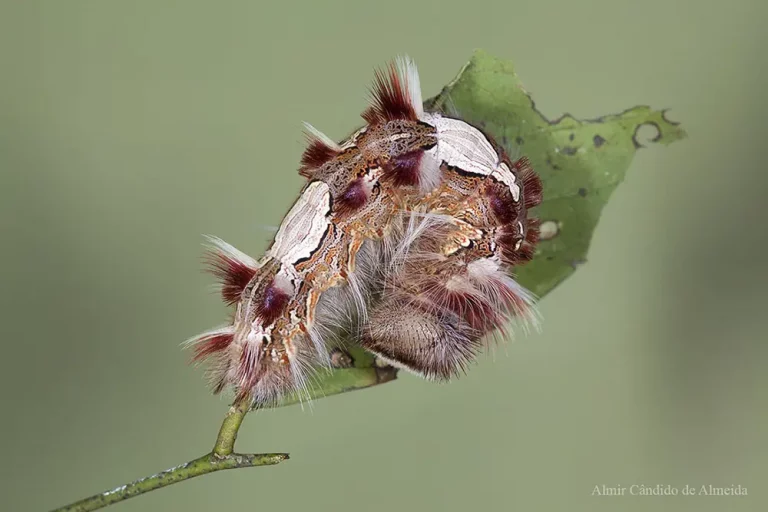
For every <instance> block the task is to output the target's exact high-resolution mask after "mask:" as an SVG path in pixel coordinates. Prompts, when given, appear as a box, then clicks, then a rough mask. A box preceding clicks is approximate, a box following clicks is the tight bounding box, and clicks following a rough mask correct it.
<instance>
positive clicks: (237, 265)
mask: <svg viewBox="0 0 768 512" xmlns="http://www.w3.org/2000/svg"><path fill="white" fill-rule="evenodd" d="M205 263H206V266H207V270H208V271H209V272H210V273H212V274H213V275H214V276H216V277H217V278H218V279H219V281H220V282H221V297H222V299H224V302H226V303H227V305H232V304H234V303H235V302H237V301H238V300H240V295H241V294H242V293H243V290H245V287H246V286H248V283H250V282H251V279H253V276H254V275H255V274H256V270H257V269H255V268H253V267H250V266H248V265H246V264H245V263H243V262H241V261H238V260H236V259H233V258H230V257H228V256H227V255H226V254H223V253H221V252H219V251H210V252H208V253H207V254H206V256H205Z"/></svg>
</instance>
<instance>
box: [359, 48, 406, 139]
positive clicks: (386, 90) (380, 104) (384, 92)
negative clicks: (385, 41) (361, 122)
mask: <svg viewBox="0 0 768 512" xmlns="http://www.w3.org/2000/svg"><path fill="white" fill-rule="evenodd" d="M371 93H372V98H371V106H370V107H368V108H367V109H366V110H365V111H364V112H363V113H362V117H363V119H365V120H366V122H368V123H369V124H372V125H373V124H378V123H384V122H387V121H392V120H395V119H410V120H412V121H416V120H418V117H417V115H416V112H415V111H414V110H413V105H412V104H411V98H410V94H409V93H408V84H406V83H403V81H402V80H401V79H400V76H399V75H398V73H397V68H396V67H395V64H394V63H393V62H391V63H390V64H389V65H388V66H387V70H386V71H381V70H376V71H375V72H374V80H373V87H372V89H371Z"/></svg>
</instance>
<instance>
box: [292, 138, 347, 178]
mask: <svg viewBox="0 0 768 512" xmlns="http://www.w3.org/2000/svg"><path fill="white" fill-rule="evenodd" d="M307 138H308V139H309V140H308V145H307V148H306V149H305V150H304V153H303V154H302V155H301V166H300V167H299V174H301V175H302V176H304V177H305V178H307V179H309V178H311V177H312V175H313V174H314V171H315V170H316V169H317V168H318V167H321V166H322V165H323V164H325V163H326V162H328V161H329V160H330V159H332V158H333V157H335V156H336V155H338V154H339V152H338V150H337V149H336V148H332V147H331V146H329V145H328V144H326V143H325V142H323V141H322V140H320V139H317V138H314V137H312V136H307Z"/></svg>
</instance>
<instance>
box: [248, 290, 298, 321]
mask: <svg viewBox="0 0 768 512" xmlns="http://www.w3.org/2000/svg"><path fill="white" fill-rule="evenodd" d="M289 299H290V297H289V296H288V294H287V293H285V292H284V291H283V290H281V289H280V288H279V287H277V286H276V285H275V283H274V282H273V283H271V284H270V285H269V286H267V289H266V290H265V291H264V296H263V297H262V299H261V302H260V303H259V306H258V307H257V308H256V315H257V316H259V317H260V318H261V324H262V325H270V324H272V322H274V321H275V320H276V319H277V317H279V316H280V315H281V314H282V312H283V309H285V306H286V305H287V304H288V300H289Z"/></svg>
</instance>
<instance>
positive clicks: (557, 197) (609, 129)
mask: <svg viewBox="0 0 768 512" xmlns="http://www.w3.org/2000/svg"><path fill="white" fill-rule="evenodd" d="M427 106H428V107H430V108H431V109H433V110H446V107H450V108H449V109H448V110H453V109H455V110H456V111H457V113H458V114H459V116H460V117H461V118H463V119H464V120H465V121H467V122H468V123H471V124H474V125H475V126H478V127H480V128H482V129H483V130H484V131H486V132H487V133H488V134H490V135H491V136H492V137H493V138H495V139H496V141H497V142H499V143H501V144H502V145H503V146H505V147H506V148H507V150H510V155H511V156H523V155H525V156H527V157H528V158H529V159H530V160H531V163H532V164H533V168H534V169H535V170H536V172H537V173H538V174H539V176H540V177H541V180H542V182H543V184H544V200H543V202H542V204H541V205H540V206H538V207H537V208H536V209H535V210H533V213H534V215H535V216H536V217H538V218H539V219H541V221H542V240H541V242H540V243H539V245H538V247H537V251H536V255H535V257H534V259H533V261H531V262H530V263H528V264H527V265H524V266H522V267H520V268H519V269H516V270H517V279H518V281H519V282H520V283H521V284H522V285H523V286H525V287H527V288H528V289H529V290H531V291H532V292H534V293H535V294H536V295H538V296H539V297H543V296H544V295H546V294H547V293H549V292H550V291H552V289H553V288H555V286H557V285H558V284H559V283H561V282H562V281H563V280H564V279H566V278H567V277H568V276H570V275H571V274H572V273H573V272H574V271H575V270H576V268H578V266H579V265H580V264H582V263H584V262H585V261H586V257H587V249H588V248H589V244H590V242H591V240H592V234H593V233H594V231H595V227H596V226H597V221H598V219H599V218H600V213H601V212H602V210H603V207H604V206H605V205H606V203H607V202H608V199H609V198H610V196H611V193H613V191H614V190H615V189H616V187H617V186H618V185H619V183H621V182H622V181H623V180H624V176H625V175H626V172H627V169H628V168H629V164H630V163H631V162H632V158H633V157H634V156H635V151H637V150H638V149H639V148H641V147H643V146H642V145H641V143H640V141H639V140H638V137H637V135H638V130H639V129H640V127H642V126H651V127H653V128H654V129H655V130H656V135H655V136H654V137H653V138H652V139H651V141H650V142H655V143H660V144H669V143H671V142H674V141H676V140H679V139H682V138H683V137H685V131H684V130H683V129H682V128H680V127H679V126H678V125H677V123H674V122H672V121H669V120H668V119H666V118H665V117H664V113H665V111H664V110H653V109H651V108H650V107H646V106H637V107H633V108H630V109H627V110H625V111H624V112H621V113H619V114H610V115H604V116H601V117H598V118H596V119H587V120H581V119H576V118H574V117H573V116H571V115H569V114H565V115H563V116H561V117H559V118H557V119H555V120H549V119H547V118H546V117H544V115H542V113H541V112H539V111H538V110H537V109H536V105H535V104H534V102H533V100H532V99H531V97H530V96H529V95H528V93H527V92H526V91H525V89H524V88H523V86H522V84H521V83H520V80H519V79H518V78H517V75H516V74H515V71H514V67H513V66H512V63H511V62H509V61H505V60H500V59H497V58H495V57H492V56H491V55H488V54H487V53H485V52H483V51H477V52H476V53H475V55H474V56H473V57H472V59H471V60H470V61H469V63H468V64H467V65H466V66H464V68H463V69H462V70H461V71H460V72H459V75H458V76H457V77H456V78H455V79H454V80H453V81H452V82H451V83H450V84H448V85H447V86H446V87H445V88H444V89H443V90H442V91H441V92H440V94H439V95H437V96H436V97H435V98H432V99H431V100H429V101H428V102H427ZM449 113H450V112H449ZM512 148H514V150H512Z"/></svg>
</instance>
